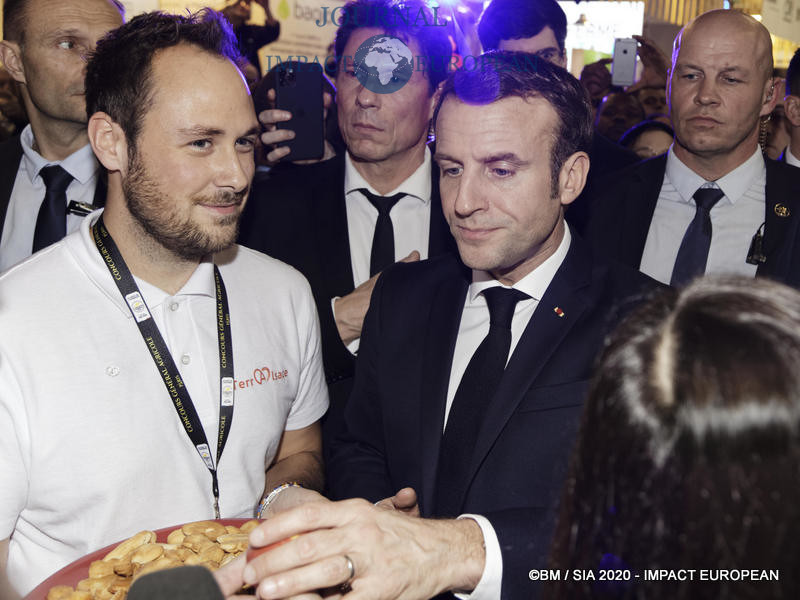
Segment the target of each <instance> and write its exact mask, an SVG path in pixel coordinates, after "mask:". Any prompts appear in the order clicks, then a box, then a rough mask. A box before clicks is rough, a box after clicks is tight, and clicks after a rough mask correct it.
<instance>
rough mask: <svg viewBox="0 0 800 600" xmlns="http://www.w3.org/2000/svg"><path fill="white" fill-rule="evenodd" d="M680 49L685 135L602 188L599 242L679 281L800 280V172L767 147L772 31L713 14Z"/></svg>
mask: <svg viewBox="0 0 800 600" xmlns="http://www.w3.org/2000/svg"><path fill="white" fill-rule="evenodd" d="M743 49H744V51H743ZM672 56H673V62H672V66H671V69H670V78H669V85H668V90H667V92H668V99H669V106H670V115H671V118H672V123H673V125H674V128H675V142H674V144H673V145H672V147H671V148H670V150H669V152H668V153H667V154H666V155H665V156H661V157H657V158H654V159H651V160H649V161H646V162H643V163H641V164H639V165H636V166H634V167H631V168H629V169H628V170H626V171H622V172H620V173H619V174H618V175H617V176H616V177H615V178H614V179H615V181H614V182H613V183H610V184H609V185H607V186H606V189H605V190H604V191H603V192H602V194H600V195H598V197H597V198H596V199H595V200H594V202H593V209H592V211H593V214H592V216H591V219H590V223H589V228H588V236H589V238H590V241H591V242H592V243H593V245H594V247H595V248H596V249H597V250H598V251H601V252H607V253H608V254H609V255H611V256H613V257H615V258H617V259H619V260H621V261H623V262H625V263H626V264H629V265H631V266H633V267H636V268H639V269H640V270H641V271H642V272H644V273H646V274H648V275H650V276H652V277H654V278H655V279H658V280H659V281H662V282H664V283H671V284H673V285H682V284H684V283H685V282H687V281H688V280H690V279H691V278H692V277H694V276H697V275H702V274H703V273H713V272H728V273H738V274H742V275H750V276H754V275H759V276H762V275H764V276H769V277H772V278H774V279H778V280H780V281H783V282H785V283H788V284H790V285H795V286H797V285H800V260H799V259H800V254H798V252H800V247H799V245H800V237H799V236H800V232H798V228H799V227H800V176H798V173H797V171H796V170H794V169H791V168H789V167H787V166H786V165H783V164H780V163H777V162H774V161H771V160H768V159H765V158H764V157H763V156H762V153H761V151H760V148H759V145H758V133H759V121H760V119H761V118H762V117H763V116H764V115H768V114H769V113H770V112H771V111H772V108H773V105H774V103H775V101H776V97H775V91H774V85H773V79H772V76H771V75H772V45H771V41H770V37H769V32H768V31H767V30H766V29H765V28H764V26H763V25H761V24H760V23H759V22H758V21H756V20H755V19H753V18H752V17H749V16H747V15H744V14H742V13H739V12H735V11H723V10H720V11H711V12H708V13H705V14H703V15H700V16H699V17H698V18H697V19H695V20H694V21H692V22H691V23H689V24H688V25H687V26H686V27H685V28H684V29H683V30H682V31H681V32H680V33H679V34H678V37H677V38H676V40H675V52H673V55H672Z"/></svg>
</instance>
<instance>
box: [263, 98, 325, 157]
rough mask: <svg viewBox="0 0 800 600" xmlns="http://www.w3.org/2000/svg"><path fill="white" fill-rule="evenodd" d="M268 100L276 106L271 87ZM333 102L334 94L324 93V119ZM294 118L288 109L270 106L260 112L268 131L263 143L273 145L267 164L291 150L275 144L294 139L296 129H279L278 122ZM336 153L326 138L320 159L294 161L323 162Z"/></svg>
mask: <svg viewBox="0 0 800 600" xmlns="http://www.w3.org/2000/svg"><path fill="white" fill-rule="evenodd" d="M267 100H268V101H269V105H270V106H273V107H274V106H275V90H274V89H270V90H268V91H267ZM332 103H333V96H331V95H330V94H329V93H328V92H323V93H322V105H323V107H324V109H323V110H324V113H323V119H327V118H328V108H330V106H331V104H332ZM291 118H292V113H290V112H289V111H288V110H278V109H276V108H270V109H267V110H262V111H261V112H260V113H259V114H258V120H259V121H261V125H263V126H264V128H265V129H266V131H264V133H262V134H261V143H262V144H264V146H267V147H270V146H273V148H272V150H270V151H269V152H268V153H267V155H266V161H267V164H269V165H270V166H272V165H275V164H277V163H278V162H280V161H281V159H283V158H285V157H286V156H287V155H288V154H289V152H290V150H289V148H287V147H286V146H275V144H278V143H280V142H288V141H289V140H293V139H294V137H295V133H294V131H292V130H291V129H278V128H277V126H276V123H283V122H285V121H288V120H290V119H291ZM335 154H336V153H335V152H334V150H333V146H331V144H330V143H329V142H328V140H325V152H324V154H323V155H322V158H320V159H309V160H297V161H294V162H295V164H298V165H308V164H313V163H316V162H322V161H324V160H328V159H329V158H333V156H334V155H335Z"/></svg>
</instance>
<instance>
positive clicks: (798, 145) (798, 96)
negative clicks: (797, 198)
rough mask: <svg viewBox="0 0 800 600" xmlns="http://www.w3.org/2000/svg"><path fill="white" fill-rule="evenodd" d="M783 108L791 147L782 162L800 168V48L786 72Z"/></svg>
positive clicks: (784, 152)
mask: <svg viewBox="0 0 800 600" xmlns="http://www.w3.org/2000/svg"><path fill="white" fill-rule="evenodd" d="M783 106H784V110H785V113H786V121H787V123H788V126H789V145H788V146H787V147H786V150H784V151H783V154H782V155H781V159H780V160H781V161H782V162H785V163H787V164H790V165H792V166H793V167H800V48H798V49H797V50H796V51H795V53H794V56H792V60H791V61H789V68H788V69H787V70H786V96H785V97H784V99H783Z"/></svg>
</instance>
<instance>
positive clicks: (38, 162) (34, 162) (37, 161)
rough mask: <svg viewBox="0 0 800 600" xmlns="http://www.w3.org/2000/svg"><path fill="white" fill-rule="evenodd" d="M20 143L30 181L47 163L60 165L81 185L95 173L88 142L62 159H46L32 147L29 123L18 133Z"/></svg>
mask: <svg viewBox="0 0 800 600" xmlns="http://www.w3.org/2000/svg"><path fill="white" fill-rule="evenodd" d="M20 143H21V144H22V163H23V165H24V167H25V172H26V173H27V174H28V177H29V178H30V181H31V183H33V182H34V181H35V180H36V178H37V177H40V175H39V171H41V170H42V168H43V167H46V166H48V165H59V166H61V168H63V169H64V170H65V171H66V172H67V173H69V174H70V175H72V177H73V179H76V180H77V181H79V182H80V183H81V185H85V184H86V183H88V182H89V181H90V180H91V179H92V177H94V176H95V174H96V173H97V169H98V164H97V160H96V159H95V157H94V153H93V152H92V146H91V145H90V144H86V145H85V146H84V147H83V148H79V149H78V150H76V151H75V152H73V153H72V154H70V155H69V156H68V157H67V158H65V159H64V160H47V159H46V158H45V157H43V156H42V155H41V154H39V153H38V152H37V151H36V150H34V149H33V129H31V126H30V124H28V125H27V126H26V127H25V129H23V130H22V133H21V134H20Z"/></svg>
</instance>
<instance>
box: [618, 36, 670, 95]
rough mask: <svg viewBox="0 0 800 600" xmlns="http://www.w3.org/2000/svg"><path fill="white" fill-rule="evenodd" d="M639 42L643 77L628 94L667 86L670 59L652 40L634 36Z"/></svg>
mask: <svg viewBox="0 0 800 600" xmlns="http://www.w3.org/2000/svg"><path fill="white" fill-rule="evenodd" d="M633 37H634V39H635V40H636V41H637V42H639V58H641V59H642V66H643V67H644V68H643V70H642V77H641V79H639V81H637V82H636V83H634V84H633V85H631V86H628V88H627V89H626V91H627V92H636V91H638V90H639V89H641V88H644V87H665V86H666V85H667V71H669V59H668V58H667V57H666V56H664V53H663V52H661V50H660V49H659V48H658V46H656V45H655V44H654V43H653V42H652V40H649V39H647V38H645V37H642V36H640V35H635V36H633Z"/></svg>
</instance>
